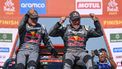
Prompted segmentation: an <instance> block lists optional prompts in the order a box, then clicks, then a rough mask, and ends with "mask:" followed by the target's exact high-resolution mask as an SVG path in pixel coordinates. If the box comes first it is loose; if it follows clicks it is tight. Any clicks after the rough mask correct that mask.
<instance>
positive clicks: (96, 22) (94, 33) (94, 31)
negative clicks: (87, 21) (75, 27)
mask: <svg viewBox="0 0 122 69" xmlns="http://www.w3.org/2000/svg"><path fill="white" fill-rule="evenodd" d="M90 17H91V18H92V20H93V21H94V25H95V28H94V29H89V34H88V35H89V36H88V37H100V36H102V35H103V32H102V28H101V25H100V21H99V20H98V18H97V17H96V16H95V15H94V14H90Z"/></svg>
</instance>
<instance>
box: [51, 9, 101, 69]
mask: <svg viewBox="0 0 122 69" xmlns="http://www.w3.org/2000/svg"><path fill="white" fill-rule="evenodd" d="M90 17H91V18H92V19H93V21H94V25H95V27H96V28H90V27H88V26H86V25H80V14H79V13H78V12H77V11H73V12H71V13H70V15H69V22H70V24H68V25H67V26H66V27H63V25H62V24H63V23H64V21H65V20H66V17H61V19H60V21H59V22H57V23H56V24H55V25H54V27H53V28H52V29H51V30H50V32H49V35H50V36H52V37H58V36H61V37H62V39H63V41H64V45H65V55H64V65H63V69H72V66H73V65H74V63H76V64H77V65H86V67H87V69H93V67H92V61H91V56H90V55H89V54H88V53H87V52H86V50H85V48H86V42H87V40H88V39H89V38H91V37H100V36H102V35H103V33H102V30H101V26H100V23H99V20H98V18H97V17H96V16H95V15H94V14H90ZM75 60H77V61H75Z"/></svg>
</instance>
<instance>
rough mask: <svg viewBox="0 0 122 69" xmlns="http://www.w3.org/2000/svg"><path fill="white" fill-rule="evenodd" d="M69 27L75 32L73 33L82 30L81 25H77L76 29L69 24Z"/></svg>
mask: <svg viewBox="0 0 122 69" xmlns="http://www.w3.org/2000/svg"><path fill="white" fill-rule="evenodd" d="M70 27H71V28H72V29H73V30H75V31H78V30H79V29H81V28H82V27H81V25H79V27H78V28H77V29H76V28H74V27H73V26H72V25H71V24H70Z"/></svg>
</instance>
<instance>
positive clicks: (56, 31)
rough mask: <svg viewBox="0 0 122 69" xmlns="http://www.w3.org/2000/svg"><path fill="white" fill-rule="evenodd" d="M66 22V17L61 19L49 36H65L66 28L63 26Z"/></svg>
mask: <svg viewBox="0 0 122 69" xmlns="http://www.w3.org/2000/svg"><path fill="white" fill-rule="evenodd" d="M65 20H66V17H61V18H60V21H59V22H57V23H56V24H55V25H54V26H53V27H52V28H51V29H50V31H49V35H50V36H52V37H58V36H62V37H63V35H64V32H65V28H64V27H63V26H62V24H63V23H64V21H65Z"/></svg>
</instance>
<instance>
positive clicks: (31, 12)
mask: <svg viewBox="0 0 122 69" xmlns="http://www.w3.org/2000/svg"><path fill="white" fill-rule="evenodd" d="M27 14H28V15H29V18H32V19H33V18H38V17H39V16H38V13H37V11H36V10H34V9H30V10H29V11H28V13H27Z"/></svg>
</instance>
